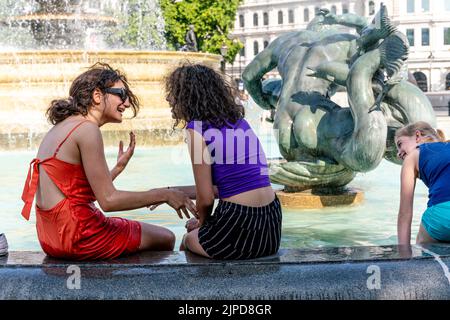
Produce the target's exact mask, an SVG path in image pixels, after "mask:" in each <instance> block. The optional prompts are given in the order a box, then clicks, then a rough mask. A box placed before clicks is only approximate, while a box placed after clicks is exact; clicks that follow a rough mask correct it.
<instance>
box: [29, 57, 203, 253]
mask: <svg viewBox="0 0 450 320" xmlns="http://www.w3.org/2000/svg"><path fill="white" fill-rule="evenodd" d="M69 95H70V97H69V98H67V99H59V100H54V101H52V102H51V105H50V107H49V109H48V110H47V116H48V119H49V121H50V122H51V123H52V124H53V125H54V126H53V127H52V128H51V129H50V131H49V132H48V133H47V134H46V135H45V136H44V139H43V140H42V142H41V145H40V146H39V150H38V153H37V156H36V158H35V159H33V161H32V162H31V164H30V169H29V171H28V177H27V180H26V183H25V187H24V190H23V194H22V200H23V201H24V202H25V205H24V207H23V210H22V215H23V216H24V218H25V219H27V220H28V219H29V218H30V211H31V207H32V204H33V201H34V198H35V195H36V228H37V234H38V238H39V242H40V244H41V247H42V249H43V250H44V252H45V253H46V254H47V255H49V256H52V257H57V258H65V259H70V260H95V259H113V258H116V257H119V256H122V255H126V254H131V253H134V252H138V251H143V250H158V251H161V250H173V247H174V244H175V236H174V234H173V233H172V232H171V231H170V230H168V229H166V228H163V227H160V226H155V225H151V224H147V223H143V222H138V221H132V220H127V219H123V218H119V217H105V215H104V214H103V213H102V212H101V211H100V210H99V209H97V208H96V206H95V204H94V201H97V202H98V204H99V205H100V207H101V208H102V209H103V210H104V211H124V210H132V209H137V208H145V207H148V206H151V205H153V204H155V203H167V204H169V205H170V206H171V207H173V208H174V209H175V210H177V213H178V215H179V216H180V218H181V217H182V212H183V213H184V214H185V215H186V217H188V218H189V215H188V210H189V211H191V213H193V214H194V216H195V215H196V209H195V205H194V203H193V202H192V201H191V200H190V199H189V198H188V196H187V195H186V194H185V193H184V192H182V191H180V190H177V189H167V188H164V189H153V190H148V191H142V192H130V191H122V190H117V189H116V188H115V187H114V184H113V180H114V179H115V178H116V177H117V176H118V175H119V174H120V173H121V172H122V171H123V170H124V169H125V167H126V165H127V164H128V161H129V160H130V158H131V156H132V155H133V152H134V148H135V138H134V134H132V133H130V144H129V147H128V149H127V150H126V151H124V150H123V145H122V142H121V143H120V145H119V154H118V157H117V164H116V165H115V166H114V168H113V169H112V170H111V171H109V169H108V165H107V163H106V160H105V153H104V148H103V140H102V135H101V132H100V127H101V126H103V125H104V124H106V123H120V122H122V114H123V112H125V110H126V109H127V108H132V109H133V113H134V115H136V113H137V111H138V107H139V103H138V100H137V98H136V96H135V95H134V94H133V92H132V91H131V90H130V88H129V86H128V83H127V79H126V77H125V76H124V75H123V74H122V73H120V72H119V71H118V70H114V69H112V68H111V67H110V66H109V65H107V64H101V63H99V64H96V65H94V66H93V67H92V68H90V69H89V70H87V71H86V72H84V73H82V74H81V75H79V76H78V77H77V78H76V79H75V80H74V81H73V83H72V85H71V87H70V91H69Z"/></svg>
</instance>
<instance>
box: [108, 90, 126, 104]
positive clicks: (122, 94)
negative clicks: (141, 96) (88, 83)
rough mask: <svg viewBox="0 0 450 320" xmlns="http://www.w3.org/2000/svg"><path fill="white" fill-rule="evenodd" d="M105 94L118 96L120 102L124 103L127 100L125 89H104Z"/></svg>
mask: <svg viewBox="0 0 450 320" xmlns="http://www.w3.org/2000/svg"><path fill="white" fill-rule="evenodd" d="M105 92H106V93H111V94H114V95H116V96H119V98H120V100H122V102H125V100H127V98H128V92H127V89H125V88H106V89H105Z"/></svg>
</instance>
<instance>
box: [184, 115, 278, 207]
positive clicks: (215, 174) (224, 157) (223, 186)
mask: <svg viewBox="0 0 450 320" xmlns="http://www.w3.org/2000/svg"><path fill="white" fill-rule="evenodd" d="M186 129H193V130H195V131H197V132H198V133H200V134H201V135H202V136H203V139H204V140H205V144H206V146H207V147H208V150H209V154H210V156H211V160H212V163H211V173H212V180H213V181H212V182H213V184H214V185H215V186H217V189H218V191H219V198H221V199H222V198H228V197H231V196H234V195H236V194H239V193H242V192H245V191H250V190H253V189H258V188H262V187H267V186H270V179H269V172H268V168H267V160H266V155H265V153H264V150H263V149H262V146H261V144H260V142H259V139H258V137H257V136H256V135H255V133H254V132H253V130H252V128H251V127H250V125H249V124H248V122H247V121H246V120H245V119H241V120H239V121H237V122H236V123H235V124H228V126H223V127H222V128H216V127H214V126H212V125H210V124H209V123H205V122H202V121H190V122H189V123H188V124H187V127H186ZM194 160H195V157H194Z"/></svg>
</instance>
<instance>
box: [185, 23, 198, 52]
mask: <svg viewBox="0 0 450 320" xmlns="http://www.w3.org/2000/svg"><path fill="white" fill-rule="evenodd" d="M194 30H195V27H194V25H192V24H191V25H190V26H189V30H188V32H186V36H185V37H184V40H185V42H186V44H185V45H184V46H183V47H182V48H181V51H191V52H197V51H198V47H197V36H196V35H195V31H194Z"/></svg>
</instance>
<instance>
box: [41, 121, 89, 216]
mask: <svg viewBox="0 0 450 320" xmlns="http://www.w3.org/2000/svg"><path fill="white" fill-rule="evenodd" d="M83 120H84V118H82V117H81V116H73V117H69V118H67V119H66V120H64V121H62V122H60V123H58V124H57V125H55V126H54V127H53V128H52V129H50V131H49V132H48V133H47V134H46V135H45V136H44V138H43V140H42V142H41V145H40V146H39V150H38V153H37V158H38V159H39V160H41V161H42V160H44V159H47V158H51V157H53V155H54V154H55V152H56V149H57V148H58V146H59V145H60V143H61V142H63V141H64V139H65V138H66V137H67V135H68V134H69V133H70V131H71V130H72V129H73V128H74V127H75V126H76V125H77V124H79V123H80V122H81V121H83ZM80 129H81V128H80ZM80 129H77V130H80ZM75 136H76V131H75V132H73V133H72V134H71V135H70V136H69V137H68V138H67V140H66V141H65V142H64V143H63V144H62V145H61V147H60V149H59V150H58V152H57V155H56V158H57V159H59V160H62V161H65V162H68V163H71V164H80V163H81V157H80V152H79V149H78V146H77V143H76V142H75ZM64 198H65V196H64V194H63V193H62V192H61V190H59V188H58V187H57V186H56V185H55V184H54V183H53V181H52V180H51V179H50V177H49V176H48V175H47V173H46V172H45V170H43V169H41V170H39V185H38V188H37V192H36V204H37V206H38V207H39V208H40V209H42V210H48V209H51V208H53V207H54V206H55V205H56V204H58V203H59V202H60V201H62V200H63V199H64Z"/></svg>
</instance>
